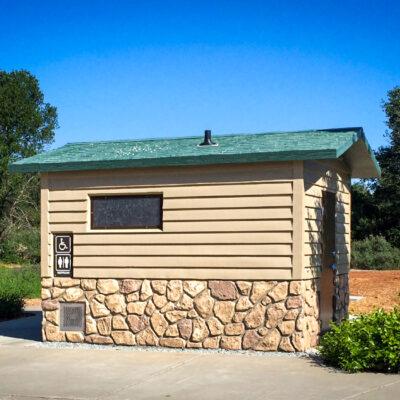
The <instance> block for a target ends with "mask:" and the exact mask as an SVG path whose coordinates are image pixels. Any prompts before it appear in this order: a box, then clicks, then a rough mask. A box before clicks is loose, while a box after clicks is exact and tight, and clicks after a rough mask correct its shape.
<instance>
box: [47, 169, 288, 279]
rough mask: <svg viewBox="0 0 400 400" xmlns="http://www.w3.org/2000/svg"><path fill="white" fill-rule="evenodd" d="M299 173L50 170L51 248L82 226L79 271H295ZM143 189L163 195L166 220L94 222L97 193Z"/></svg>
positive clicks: (225, 275)
mask: <svg viewBox="0 0 400 400" xmlns="http://www.w3.org/2000/svg"><path fill="white" fill-rule="evenodd" d="M293 176H294V164H293V163H289V162H281V163H260V164H245V165H226V166H222V167H221V166H204V167H169V168H152V169H121V170H104V171H81V172H65V173H51V174H49V175H48V179H47V186H48V201H47V202H46V204H47V205H48V232H49V235H48V242H49V243H48V247H47V249H48V251H51V243H50V242H51V240H52V234H53V233H56V232H63V231H64V232H73V233H74V259H73V261H74V275H75V276H77V277H138V278H140V277H141V278H144V277H148V278H185V279H190V278H193V279H199V278H203V279H218V278H219V279H291V278H292V274H293V254H294V253H293V252H294V250H293V226H294V221H293V218H294V215H293V210H294V207H293ZM141 193H143V194H162V195H163V229H162V230H158V229H149V230H146V229H137V230H132V229H126V230H125V229H118V230H91V229H90V196H91V195H113V194H114V195H118V194H141ZM43 251H44V250H43ZM48 259H49V264H50V267H49V268H48V270H49V271H50V272H51V271H52V267H51V264H52V262H53V260H52V254H49V255H48Z"/></svg>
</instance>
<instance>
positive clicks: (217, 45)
mask: <svg viewBox="0 0 400 400" xmlns="http://www.w3.org/2000/svg"><path fill="white" fill-rule="evenodd" d="M0 10H1V11H0V69H4V70H8V71H9V70H13V69H28V70H30V71H31V72H32V73H34V74H35V75H36V76H37V77H38V79H39V80H40V83H41V87H42V89H43V91H44V93H45V97H46V100H47V101H48V102H50V103H52V104H53V105H55V106H57V108H58V112H59V124H60V128H59V129H58V130H57V133H56V140H55V143H54V145H53V146H59V145H62V144H64V143H66V142H71V141H89V140H109V139H125V138H146V137H167V136H183V135H196V134H198V135H199V136H201V135H202V132H203V130H204V129H212V130H213V132H214V133H215V134H223V133H241V132H243V133H244V132H246V133H247V132H267V131H275V130H297V129H308V128H330V127H332V128H333V127H345V126H363V127H364V129H365V131H366V134H367V137H368V138H369V141H370V143H371V145H372V146H373V147H374V148H377V147H378V146H379V145H382V144H384V143H385V139H384V137H383V134H384V132H385V129H386V127H385V115H384V113H383V112H382V110H381V101H382V99H383V98H385V95H386V93H387V91H388V90H389V89H391V88H392V87H394V86H396V85H400V23H399V21H400V2H398V1H384V0H381V1H368V0H364V1H362V0H359V1H323V0H320V1H251V0H248V1H234V0H231V1H223V0H220V1H206V0H203V1H168V0H164V1H151V0H146V1H122V0H119V1H111V0H109V1H89V0H87V1H84V0H81V1H72V0H70V1H62V0H57V1H54V0H53V1H46V0H41V1H22V0H20V1H17V0H0Z"/></svg>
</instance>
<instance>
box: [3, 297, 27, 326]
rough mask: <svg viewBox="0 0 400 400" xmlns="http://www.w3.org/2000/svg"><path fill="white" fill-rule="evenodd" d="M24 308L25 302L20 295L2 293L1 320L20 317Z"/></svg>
mask: <svg viewBox="0 0 400 400" xmlns="http://www.w3.org/2000/svg"><path fill="white" fill-rule="evenodd" d="M23 306H24V300H23V297H22V295H21V294H20V293H11V292H2V291H0V320H1V319H10V318H15V317H18V315H20V314H21V312H22V307H23Z"/></svg>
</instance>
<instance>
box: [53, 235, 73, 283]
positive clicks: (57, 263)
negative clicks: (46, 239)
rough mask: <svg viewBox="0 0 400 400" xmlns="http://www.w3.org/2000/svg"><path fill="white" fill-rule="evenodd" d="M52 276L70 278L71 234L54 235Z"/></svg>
mask: <svg viewBox="0 0 400 400" xmlns="http://www.w3.org/2000/svg"><path fill="white" fill-rule="evenodd" d="M54 276H72V233H56V234H55V235H54Z"/></svg>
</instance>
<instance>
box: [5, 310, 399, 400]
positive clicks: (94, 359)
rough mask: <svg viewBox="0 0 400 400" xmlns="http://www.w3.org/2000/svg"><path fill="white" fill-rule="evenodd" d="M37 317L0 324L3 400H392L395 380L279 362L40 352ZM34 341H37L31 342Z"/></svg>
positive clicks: (126, 351)
mask: <svg viewBox="0 0 400 400" xmlns="http://www.w3.org/2000/svg"><path fill="white" fill-rule="evenodd" d="M39 328H40V313H36V315H35V316H32V317H27V318H22V319H19V320H15V321H8V322H3V323H0V399H29V400H35V399H42V400H43V399H53V400H54V399H58V400H60V399H135V400H139V399H185V400H188V399H190V400H197V399H207V400H213V399H230V400H234V399H254V400H257V399H268V400H278V399H295V400H302V399H308V400H311V399H321V398H323V399H324V400H330V399H337V400H339V399H341V400H344V399H357V400H361V399H362V400H367V399H374V400H375V399H396V398H400V376H399V375H384V374H371V373H368V374H353V375H350V374H344V373H341V372H337V371H334V370H331V369H329V368H326V367H321V366H319V365H317V364H316V363H315V362H313V361H312V360H310V359H307V358H300V357H296V356H293V355H292V356H290V355H279V354H248V353H247V354H238V353H234V352H232V353H220V352H199V351H195V350H194V351H188V352H182V351H165V350H164V351H157V350H154V349H153V350H151V349H150V350H141V349H137V348H121V347H90V346H81V347H79V348H77V347H75V346H72V345H71V346H69V345H61V346H58V345H55V344H49V345H47V344H42V343H40V342H39V341H37V340H38V332H39ZM35 339H36V340H35Z"/></svg>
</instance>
